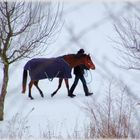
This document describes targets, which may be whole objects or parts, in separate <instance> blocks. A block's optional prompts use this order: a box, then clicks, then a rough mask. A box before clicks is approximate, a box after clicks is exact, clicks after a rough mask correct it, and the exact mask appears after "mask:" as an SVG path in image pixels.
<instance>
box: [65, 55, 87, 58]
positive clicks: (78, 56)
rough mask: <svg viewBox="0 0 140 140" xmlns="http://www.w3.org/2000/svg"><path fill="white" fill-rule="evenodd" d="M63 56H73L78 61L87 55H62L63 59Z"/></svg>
mask: <svg viewBox="0 0 140 140" xmlns="http://www.w3.org/2000/svg"><path fill="white" fill-rule="evenodd" d="M65 56H73V57H75V58H78V59H80V58H81V57H85V56H87V54H67V55H63V57H65Z"/></svg>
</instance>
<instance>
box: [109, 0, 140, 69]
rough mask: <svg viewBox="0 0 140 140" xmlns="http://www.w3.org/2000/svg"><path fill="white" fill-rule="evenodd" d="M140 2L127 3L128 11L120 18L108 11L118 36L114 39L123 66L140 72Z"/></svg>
mask: <svg viewBox="0 0 140 140" xmlns="http://www.w3.org/2000/svg"><path fill="white" fill-rule="evenodd" d="M139 4H140V3H139V2H137V3H134V2H132V3H130V2H126V5H127V9H126V12H125V14H124V15H121V16H118V15H115V13H113V11H112V10H111V9H109V8H108V9H107V10H108V13H109V15H110V16H111V18H112V19H113V23H114V29H115V32H116V34H117V36H116V38H115V39H113V42H115V43H116V44H115V46H116V47H115V48H116V49H117V50H118V51H119V52H120V54H121V58H120V61H121V63H122V64H121V65H119V66H120V67H123V68H125V69H135V70H140V61H139V60H140V31H139V27H140V23H139V22H140V16H139V13H140V12H139Z"/></svg>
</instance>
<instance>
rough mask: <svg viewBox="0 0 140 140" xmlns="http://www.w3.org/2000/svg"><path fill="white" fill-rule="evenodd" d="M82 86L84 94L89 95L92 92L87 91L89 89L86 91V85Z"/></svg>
mask: <svg viewBox="0 0 140 140" xmlns="http://www.w3.org/2000/svg"><path fill="white" fill-rule="evenodd" d="M83 88H84V92H85V96H90V95H92V94H93V93H92V92H89V91H88V87H87V85H83Z"/></svg>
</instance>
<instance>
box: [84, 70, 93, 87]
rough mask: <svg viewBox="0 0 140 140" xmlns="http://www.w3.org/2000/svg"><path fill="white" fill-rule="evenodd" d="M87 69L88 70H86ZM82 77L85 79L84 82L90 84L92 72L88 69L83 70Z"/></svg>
mask: <svg viewBox="0 0 140 140" xmlns="http://www.w3.org/2000/svg"><path fill="white" fill-rule="evenodd" d="M87 71H88V72H87ZM89 74H90V80H89V81H87V77H89V76H88V75H89ZM84 77H85V79H86V83H87V84H90V83H91V82H92V74H91V71H90V70H85V73H84Z"/></svg>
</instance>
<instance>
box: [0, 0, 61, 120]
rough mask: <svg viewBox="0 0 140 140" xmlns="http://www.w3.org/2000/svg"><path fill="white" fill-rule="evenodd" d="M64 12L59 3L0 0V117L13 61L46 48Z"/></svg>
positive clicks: (56, 30) (39, 52)
mask: <svg viewBox="0 0 140 140" xmlns="http://www.w3.org/2000/svg"><path fill="white" fill-rule="evenodd" d="M61 12H62V9H61V6H60V4H53V3H51V2H44V3H42V2H41V3H40V2H34V3H32V2H7V1H3V2H0V63H1V65H2V67H3V80H2V87H1V93H0V120H3V115H4V113H3V110H4V100H5V95H6V93H7V85H8V79H9V74H8V72H9V66H10V64H13V63H14V62H17V61H19V60H21V59H23V58H27V57H33V56H35V55H38V54H41V53H42V52H44V51H45V50H46V47H47V46H48V45H49V43H52V39H53V38H54V35H56V34H57V33H58V32H59V31H60V27H61V26H60V25H61V24H60V17H61Z"/></svg>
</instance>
